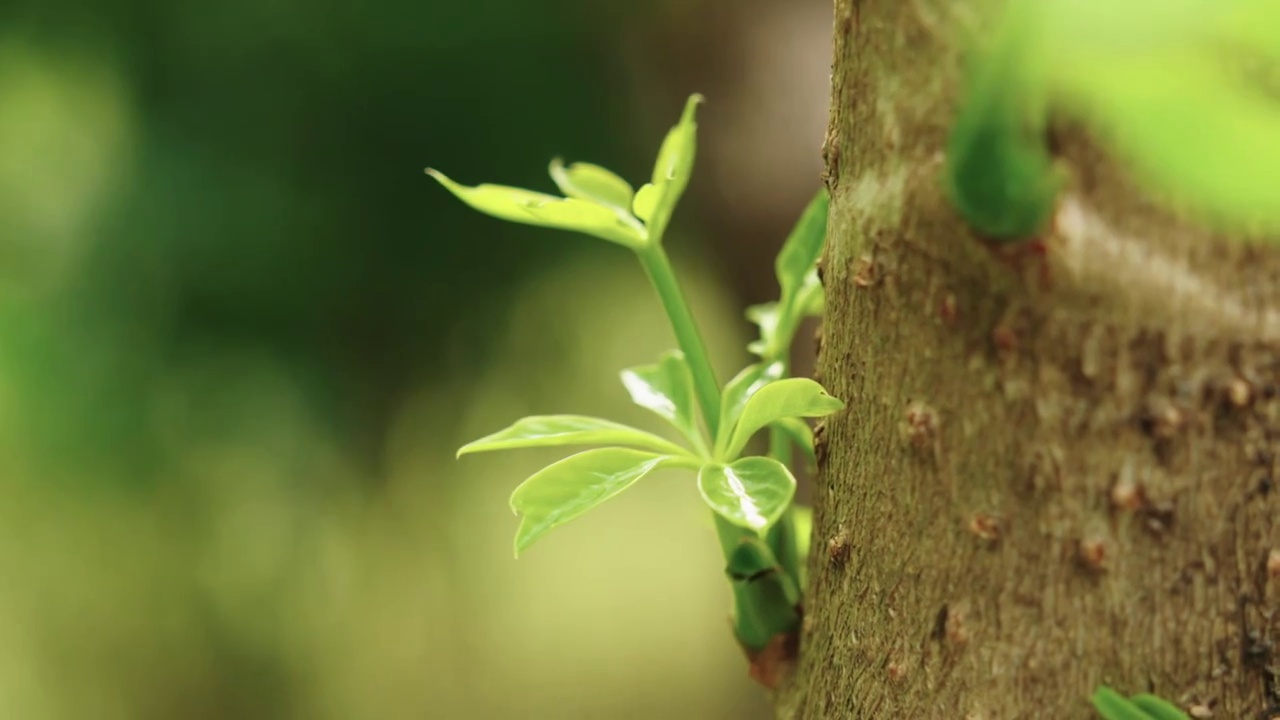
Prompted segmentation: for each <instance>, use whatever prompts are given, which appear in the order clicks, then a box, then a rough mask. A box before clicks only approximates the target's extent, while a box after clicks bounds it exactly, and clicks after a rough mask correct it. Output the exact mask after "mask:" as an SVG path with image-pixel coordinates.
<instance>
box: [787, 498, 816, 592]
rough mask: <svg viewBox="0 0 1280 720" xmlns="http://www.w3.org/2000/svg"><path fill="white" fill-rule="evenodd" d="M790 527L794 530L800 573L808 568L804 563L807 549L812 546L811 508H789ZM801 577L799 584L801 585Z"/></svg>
mask: <svg viewBox="0 0 1280 720" xmlns="http://www.w3.org/2000/svg"><path fill="white" fill-rule="evenodd" d="M791 525H792V527H793V528H795V534H796V554H797V555H799V556H800V561H801V562H800V572H801V573H804V569H805V568H806V567H807V566H808V565H807V563H805V562H804V560H805V558H808V557H809V548H810V546H811V545H812V544H813V508H811V507H807V506H805V505H792V506H791ZM803 580H804V578H803V576H802V577H801V582H802V583H803Z"/></svg>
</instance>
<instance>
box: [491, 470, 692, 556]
mask: <svg viewBox="0 0 1280 720" xmlns="http://www.w3.org/2000/svg"><path fill="white" fill-rule="evenodd" d="M678 464H681V460H680V459H678V458H673V457H670V456H665V455H657V454H654V453H649V452H643V451H640V450H631V449H628V448H596V449H594V450H587V451H585V452H581V453H578V454H577V455H570V456H569V457H567V458H565V459H564V460H561V461H560V462H558V463H555V464H553V465H548V466H547V467H545V468H543V469H542V470H540V471H538V472H537V473H536V474H534V475H533V476H532V477H530V478H529V479H528V480H525V481H524V482H523V483H521V484H520V486H519V487H517V488H516V489H515V492H513V493H512V494H511V509H512V510H514V511H515V512H517V513H519V514H520V516H521V518H520V529H519V530H517V531H516V543H515V546H516V547H515V550H516V556H517V557H519V556H520V553H522V552H524V551H525V550H527V549H529V546H530V545H532V544H533V543H534V542H535V541H537V540H538V538H540V537H542V536H543V535H545V534H546V533H547V532H549V531H550V530H552V529H553V528H556V527H558V526H560V525H563V524H565V523H567V522H569V521H570V520H572V519H574V518H576V517H578V516H579V515H581V514H583V513H585V512H586V511H588V510H590V509H591V508H593V507H595V506H597V505H599V504H600V503H602V502H604V501H605V500H608V499H609V498H611V497H613V496H614V495H617V494H618V493H620V492H622V491H623V490H626V489H627V488H629V487H631V486H632V485H633V484H635V482H636V481H637V480H639V479H640V478H642V477H644V476H645V475H647V474H649V473H650V472H652V471H653V470H655V469H657V468H658V467H661V466H663V465H678Z"/></svg>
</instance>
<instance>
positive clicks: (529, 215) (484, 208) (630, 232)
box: [427, 168, 647, 248]
mask: <svg viewBox="0 0 1280 720" xmlns="http://www.w3.org/2000/svg"><path fill="white" fill-rule="evenodd" d="M427 174H428V175H430V176H431V177H433V178H435V179H436V181H437V182H439V183H440V184H441V185H443V186H444V187H445V188H446V189H448V190H449V192H451V193H453V194H454V196H456V197H457V198H458V199H459V200H461V201H463V202H464V203H466V204H467V205H469V206H471V208H472V209H474V210H478V211H480V212H482V213H484V214H486V215H491V216H493V217H496V218H499V219H501V220H508V221H510V222H517V223H523V224H526V225H537V226H540V227H550V228H557V229H560V230H571V231H574V232H580V233H585V234H587V235H591V236H593V237H598V238H601V239H603V240H608V241H610V242H615V243H618V244H619V245H624V246H626V247H630V248H637V247H641V246H643V245H644V243H645V242H646V241H647V236H646V234H645V232H644V229H643V228H642V227H641V226H640V225H639V223H637V222H635V221H634V220H632V221H630V222H628V221H627V219H626V218H625V217H623V216H622V215H620V214H619V213H618V212H617V211H616V210H614V209H611V208H609V207H606V206H605V205H601V204H599V203H597V202H593V201H591V200H583V199H581V198H574V197H570V198H560V197H555V196H554V195H547V194H545V193H539V192H533V191H531V190H524V189H522V188H516V187H508V186H506V185H493V184H482V185H477V186H475V187H468V186H466V185H461V184H459V183H457V182H454V181H453V180H452V179H450V178H449V177H448V176H446V175H445V174H444V173H441V172H439V171H438V170H433V169H430V168H428V169H427Z"/></svg>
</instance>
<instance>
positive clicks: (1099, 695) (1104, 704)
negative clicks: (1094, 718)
mask: <svg viewBox="0 0 1280 720" xmlns="http://www.w3.org/2000/svg"><path fill="white" fill-rule="evenodd" d="M1090 700H1091V701H1092V702H1093V706H1094V707H1095V708H1097V710H1098V712H1100V713H1102V717H1104V718H1106V720H1152V718H1151V716H1150V715H1148V714H1146V713H1145V712H1143V711H1142V708H1139V707H1138V706H1137V705H1134V704H1133V703H1131V702H1129V701H1128V700H1126V699H1125V698H1124V697H1123V696H1121V695H1120V693H1118V692H1116V691H1115V690H1112V689H1111V688H1109V687H1105V686H1104V687H1100V688H1098V689H1097V691H1095V692H1094V693H1093V697H1092V698H1091V699H1090Z"/></svg>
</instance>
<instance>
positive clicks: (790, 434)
mask: <svg viewBox="0 0 1280 720" xmlns="http://www.w3.org/2000/svg"><path fill="white" fill-rule="evenodd" d="M772 426H773V427H776V428H778V429H779V430H780V431H782V433H783V434H784V435H786V436H787V439H788V440H790V441H791V442H793V443H795V445H796V447H798V448H800V452H802V453H804V456H805V460H806V463H807V465H808V466H809V467H810V468H813V467H816V466H817V464H818V455H817V452H816V451H815V450H814V447H813V428H811V427H809V423H807V422H805V421H804V420H801V419H800V418H795V417H790V418H783V419H781V420H778V421H777V422H774V423H772Z"/></svg>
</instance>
